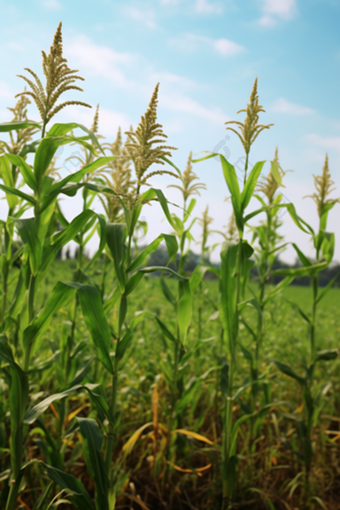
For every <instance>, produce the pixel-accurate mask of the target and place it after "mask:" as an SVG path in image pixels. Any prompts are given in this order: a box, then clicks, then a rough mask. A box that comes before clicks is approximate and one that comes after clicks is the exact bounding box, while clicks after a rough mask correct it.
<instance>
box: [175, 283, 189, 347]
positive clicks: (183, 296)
mask: <svg viewBox="0 0 340 510" xmlns="http://www.w3.org/2000/svg"><path fill="white" fill-rule="evenodd" d="M191 313H192V298H191V292H190V283H189V280H187V281H183V282H181V283H180V284H179V300H178V305H177V322H178V328H179V333H180V337H181V341H182V344H183V345H185V343H186V338H187V332H188V327H189V324H190V320H191Z"/></svg>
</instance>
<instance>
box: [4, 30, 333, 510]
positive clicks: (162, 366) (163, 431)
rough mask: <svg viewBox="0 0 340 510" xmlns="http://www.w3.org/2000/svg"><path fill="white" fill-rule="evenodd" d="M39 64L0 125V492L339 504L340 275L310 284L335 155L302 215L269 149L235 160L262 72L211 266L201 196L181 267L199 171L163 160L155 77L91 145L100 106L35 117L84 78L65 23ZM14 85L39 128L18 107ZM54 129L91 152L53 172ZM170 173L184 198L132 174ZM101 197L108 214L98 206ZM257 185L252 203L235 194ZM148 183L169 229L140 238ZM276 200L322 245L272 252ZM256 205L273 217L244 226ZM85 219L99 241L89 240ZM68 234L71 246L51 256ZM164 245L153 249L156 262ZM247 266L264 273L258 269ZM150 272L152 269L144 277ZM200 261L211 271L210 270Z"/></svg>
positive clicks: (18, 502)
mask: <svg viewBox="0 0 340 510" xmlns="http://www.w3.org/2000/svg"><path fill="white" fill-rule="evenodd" d="M43 69H44V73H45V75H46V80H47V85H46V90H45V89H44V88H43V86H42V84H41V82H40V80H39V78H38V77H37V75H36V74H35V73H33V72H32V71H30V70H28V71H29V72H30V74H32V75H33V77H34V78H35V81H36V83H33V82H31V81H30V80H28V79H27V78H24V79H25V80H26V82H27V83H28V84H29V86H30V87H31V89H32V90H31V91H28V92H24V93H22V94H21V98H20V100H19V102H18V103H17V105H16V106H15V108H14V109H13V114H14V119H13V121H12V122H9V123H3V124H0V132H1V133H9V141H4V142H1V144H0V147H1V155H0V177H1V180H2V183H1V184H0V189H1V190H2V192H3V193H4V198H5V199H6V201H7V206H8V214H7V218H6V219H5V220H1V238H2V243H1V247H2V251H1V267H0V269H1V283H2V292H1V314H0V327H1V331H0V418H1V419H0V466H1V473H0V488H1V494H0V506H1V508H4V509H5V510H17V509H21V508H26V509H27V508H28V509H34V510H38V509H41V510H47V509H52V508H57V507H59V506H60V508H66V507H69V506H71V507H73V508H78V509H79V510H80V509H81V510H83V509H87V510H91V509H93V508H96V509H97V510H99V509H100V510H114V509H115V508H117V509H118V508H122V507H124V506H126V504H127V503H128V505H129V507H130V508H137V507H139V508H144V509H148V508H151V507H154V508H158V507H166V508H169V509H171V508H180V507H183V508H184V506H183V505H184V504H186V505H187V506H188V507H191V508H202V509H203V508H222V509H223V508H233V507H236V508H237V507H242V506H244V505H249V504H252V505H253V508H257V509H260V508H263V504H265V505H266V507H269V508H275V506H274V505H277V508H283V507H284V508H316V506H317V505H319V506H322V505H323V506H325V502H324V501H326V502H327V504H329V508H331V505H332V504H333V502H334V501H333V502H332V490H333V489H334V491H335V490H336V475H337V473H338V471H339V464H338V458H339V455H337V453H339V452H338V449H339V441H338V440H339V437H340V435H339V432H338V430H336V429H335V426H336V425H337V424H338V421H339V418H338V413H339V406H340V400H339V376H338V374H339V359H338V358H339V350H338V346H337V340H338V337H339V334H340V330H339V320H338V313H337V312H338V310H337V308H336V303H337V301H338V293H339V290H338V289H332V286H333V285H335V284H336V281H337V277H338V275H334V277H333V278H332V280H331V281H330V282H329V283H328V284H327V285H326V286H325V287H324V288H321V287H320V285H319V282H320V280H321V275H322V274H323V272H324V271H326V270H329V268H330V267H331V263H332V259H333V253H334V245H335V236H334V234H333V233H330V232H328V231H327V219H328V213H329V212H330V211H331V209H332V208H333V207H334V206H335V204H336V202H337V200H336V199H333V198H331V197H330V196H329V193H330V191H331V186H332V184H331V177H330V171H329V167H328V159H327V158H326V162H325V166H324V169H323V173H322V175H321V176H319V177H315V184H316V193H315V194H314V195H313V197H312V198H313V199H314V200H315V201H316V204H317V207H318V212H319V219H320V223H319V228H318V230H317V231H314V229H313V228H312V226H311V225H309V224H308V223H307V222H306V221H305V220H304V219H303V218H301V217H300V216H299V215H298V214H297V212H296V210H295V207H294V205H293V204H283V203H282V197H281V195H280V193H278V191H279V187H280V186H283V184H282V178H283V176H284V172H283V170H282V169H281V167H280V165H279V161H278V151H276V153H275V157H274V160H273V161H272V162H271V167H270V172H269V174H268V175H267V177H265V178H263V179H262V181H260V178H261V172H262V169H263V167H264V164H265V162H264V161H261V162H258V163H256V164H255V165H254V167H253V168H252V170H251V172H250V173H249V175H247V169H248V168H247V166H248V156H249V152H250V149H251V145H252V144H253V142H254V141H255V139H256V137H257V136H258V134H259V133H260V132H261V131H263V130H264V129H266V128H268V127H269V126H270V125H267V126H264V125H260V124H258V114H259V112H261V111H263V108H262V107H261V106H259V104H258V95H257V81H255V84H254V88H253V91H252V94H251V99H250V103H249V105H248V106H247V108H246V109H245V110H242V111H245V112H246V114H247V117H246V120H245V122H244V123H243V124H241V123H237V125H238V126H239V127H240V128H241V135H240V134H239V133H238V132H237V131H235V130H233V129H232V128H230V129H232V130H233V131H234V132H236V134H238V136H239V137H240V138H241V141H242V143H243V145H244V149H245V153H246V164H245V172H244V184H243V187H242V188H241V187H240V185H239V182H238V179H237V175H236V171H235V168H234V167H233V166H232V165H231V164H230V163H229V162H228V161H227V160H226V159H225V158H224V157H223V156H222V155H219V157H220V161H221V166H222V172H223V176H224V179H225V181H226V185H227V188H228V190H229V192H230V194H231V203H232V207H233V215H232V217H231V220H230V222H229V225H228V228H227V232H222V235H223V236H224V239H225V242H224V243H223V244H222V247H221V263H220V266H219V267H216V266H213V265H210V263H209V255H210V247H209V235H210V234H211V232H212V230H211V228H210V224H211V222H212V219H211V218H210V216H209V213H208V208H207V209H206V210H205V211H204V214H203V217H202V218H201V219H200V224H201V227H202V237H201V253H200V256H199V260H196V264H195V267H194V268H193V271H190V263H192V259H193V255H192V251H191V250H190V247H191V243H192V242H193V241H194V237H193V234H192V227H193V225H194V224H195V222H196V221H197V219H198V218H197V217H196V216H194V210H195V206H196V203H197V201H196V198H194V197H193V196H194V195H199V194H200V191H201V190H204V189H205V185H204V184H203V183H201V182H199V181H198V177H197V176H196V174H194V172H193V170H192V163H193V162H197V161H198V160H192V155H191V154H190V156H189V159H188V162H187V165H186V168H185V170H184V171H182V170H180V169H179V168H177V166H176V165H175V164H174V163H172V162H171V161H170V160H169V159H168V158H169V157H170V156H171V150H172V149H173V148H172V147H170V146H167V145H163V143H164V139H166V135H165V134H164V133H163V129H162V126H161V125H160V124H158V122H157V104H158V85H157V86H156V88H155V90H154V93H153V95H152V98H151V101H150V104H149V107H148V109H147V111H146V113H145V114H144V116H142V118H141V122H140V124H139V125H138V126H137V128H136V130H133V129H132V128H131V129H130V131H128V132H127V133H126V134H127V139H126V140H125V142H124V143H123V140H122V136H121V131H120V130H119V131H118V134H117V137H116V140H115V141H114V142H113V143H103V144H102V143H101V142H100V140H101V137H100V135H99V134H98V133H99V131H100V115H99V107H97V109H96V112H95V116H94V120H93V125H92V127H91V128H90V129H89V128H86V127H85V126H82V125H79V124H77V123H68V124H61V123H57V124H54V125H53V126H52V127H51V128H50V129H49V131H48V132H47V133H46V132H45V131H46V129H45V128H46V124H47V123H48V122H49V121H50V120H51V118H52V117H53V116H54V115H55V114H56V113H57V112H58V111H59V110H60V109H61V108H63V107H64V106H66V105H67V104H69V102H65V103H62V104H61V105H59V106H55V105H56V102H57V100H58V98H59V96H60V95H61V94H62V93H63V92H64V91H65V90H69V89H77V90H79V88H78V87H76V86H74V85H73V83H74V81H75V80H77V79H80V78H79V77H78V76H77V75H75V73H76V71H72V70H70V69H69V68H68V67H67V65H66V59H64V57H63V56H62V40H61V24H60V25H59V27H58V30H57V33H56V36H55V39H54V43H53V45H52V47H51V51H50V54H49V55H48V56H46V54H45V53H43ZM26 96H31V97H33V99H34V100H35V102H36V104H37V106H38V109H39V112H40V115H41V119H42V122H43V124H42V126H41V125H40V123H37V122H33V121H30V120H28V118H27V111H26V107H27V105H28V104H29V103H28V100H27V97H26ZM77 104H79V103H77ZM81 104H83V103H81ZM83 105H85V104H83ZM85 106H86V105H85ZM40 129H41V133H40ZM79 130H81V134H80V135H79V134H78V133H80V131H79ZM66 144H77V145H79V146H80V147H81V149H82V151H83V154H82V157H80V158H79V160H78V163H79V169H78V170H77V171H75V172H74V173H71V174H69V175H67V176H66V177H64V178H62V177H61V176H60V175H59V174H58V172H57V171H56V170H57V169H56V167H55V165H56V160H55V157H56V152H57V150H58V148H59V147H60V146H62V145H66ZM216 156H217V155H216V154H210V155H208V156H206V157H205V158H202V159H209V158H211V157H216ZM152 164H162V165H165V164H167V165H169V168H170V167H171V169H170V170H158V169H157V170H153V169H152V168H151V166H152ZM164 173H166V174H169V175H170V176H172V177H175V178H176V179H179V180H180V182H181V185H177V184H175V185H173V186H174V187H175V189H177V191H179V192H180V194H181V195H182V196H181V198H182V203H181V204H180V208H178V210H180V211H181V212H180V213H179V214H175V213H174V212H171V210H170V209H169V203H168V201H167V199H166V197H165V195H164V193H163V192H162V191H161V190H160V189H156V188H152V187H151V188H148V189H147V190H146V191H144V190H143V189H142V187H143V186H145V185H149V180H150V179H151V178H152V176H154V175H163V174H164ZM133 174H134V175H135V177H132V175H133ZM177 182H178V181H177ZM77 192H81V193H82V199H83V207H82V211H81V213H80V214H78V215H77V216H75V217H74V218H73V219H72V221H70V222H69V221H68V220H67V219H66V218H65V216H64V214H63V212H62V201H61V198H62V197H63V196H67V197H69V199H72V198H73V197H74V196H75V195H76V194H77ZM259 193H263V195H264V196H260V194H259ZM96 197H100V200H101V201H102V204H103V205H104V213H105V214H98V213H96V212H95V211H94V210H93V203H94V200H95V198H96ZM254 199H255V200H258V201H259V202H260V208H259V209H256V210H252V212H247V209H248V208H249V205H250V203H251V201H253V200H254ZM153 201H157V202H158V204H159V206H160V207H161V210H162V214H163V216H164V218H166V220H167V222H168V223H169V225H170V226H171V229H172V233H171V234H167V233H160V234H159V235H158V236H157V237H156V239H154V240H153V241H152V242H151V243H150V244H147V245H144V246H141V244H140V243H139V244H138V242H137V238H138V235H139V232H140V231H141V232H142V233H145V232H146V230H147V224H146V222H145V221H144V220H142V217H141V213H142V209H143V207H144V206H145V205H147V204H150V203H151V202H153ZM282 208H285V209H287V211H288V212H289V215H290V217H291V219H292V220H293V222H294V224H295V225H296V226H297V227H298V228H299V229H301V230H302V231H304V232H306V233H308V234H309V235H310V237H311V240H312V241H313V244H314V248H315V261H313V260H311V259H309V258H308V257H307V255H306V254H304V253H303V252H302V251H301V250H300V248H299V247H298V246H297V245H295V244H293V247H294V249H295V250H296V253H297V256H298V258H299V260H300V262H301V265H300V266H299V267H295V268H292V267H291V268H288V267H285V268H278V267H277V264H278V262H277V255H278V254H279V253H280V252H281V250H282V249H283V248H284V246H285V245H284V244H283V245H282V244H281V235H280V233H279V231H278V230H279V227H280V221H279V217H278V211H280V210H281V209H282ZM24 213H27V214H24ZM260 213H264V214H265V218H266V219H265V221H264V222H262V223H260V224H257V225H256V224H254V223H253V218H255V217H256V216H257V215H258V214H260ZM249 228H250V229H251V230H252V232H253V239H252V241H251V242H248V241H247V240H246V239H245V233H246V230H247V229H249ZM95 234H97V235H98V239H99V245H98V249H97V251H96V253H95V254H93V256H91V257H90V258H89V257H87V256H86V245H87V243H88V242H89V240H90V239H91V238H92V237H93V236H94V235H95ZM71 241H73V242H75V243H76V245H77V259H76V260H71V259H67V260H65V261H64V260H58V254H60V253H61V250H64V251H65V250H67V249H68V244H69V243H70V242H71ZM162 246H163V248H161V247H162ZM164 247H165V248H164ZM165 249H166V254H165V251H164V250H165ZM160 250H162V251H160ZM159 253H161V254H162V257H161V258H162V265H158V263H157V264H156V263H155V264H153V265H150V261H152V260H154V261H155V260H158V259H159V258H160V257H157V256H158V255H159ZM254 259H255V260H254ZM197 262H198V264H197ZM255 265H256V266H257V271H258V279H259V288H257V286H256V284H255V283H253V282H251V281H250V275H251V272H252V270H254V267H255ZM155 273H158V274H160V275H161V276H160V277H159V278H150V276H149V275H155ZM208 273H211V274H213V275H214V277H215V278H216V279H217V281H213V282H210V283H209V284H208V283H207V281H206V280H205V275H207V274H208ZM168 276H170V277H171V278H170V277H168ZM276 276H278V277H281V276H282V277H283V280H281V281H280V282H278V283H276V282H275V277H276ZM306 276H307V277H309V278H310V279H311V282H312V285H311V289H303V288H299V287H295V288H294V293H293V292H292V288H291V287H290V286H289V285H290V284H291V283H292V282H293V280H294V278H299V277H306ZM272 277H273V279H272ZM292 346H294V348H292ZM326 366H327V368H326ZM292 424H293V426H292ZM281 473H282V475H281ZM337 504H338V502H337V501H335V505H337ZM280 505H281V506H280ZM282 505H284V506H282ZM333 508H334V509H335V508H337V507H336V506H333Z"/></svg>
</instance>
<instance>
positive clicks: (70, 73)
mask: <svg viewBox="0 0 340 510" xmlns="http://www.w3.org/2000/svg"><path fill="white" fill-rule="evenodd" d="M61 26H62V24H61V22H60V23H59V25H58V28H57V31H56V34H55V36H54V39H53V44H52V46H51V48H50V53H49V55H46V53H45V52H44V51H42V67H43V72H44V75H45V78H46V86H45V89H44V87H43V85H42V83H41V81H40V79H39V77H38V76H37V74H36V73H35V72H34V71H32V70H31V69H29V68H28V67H25V71H27V72H29V73H30V74H31V75H32V76H33V78H34V81H32V80H31V79H29V78H27V77H26V76H22V75H18V76H19V77H20V78H22V79H23V80H25V81H26V83H27V84H28V85H29V87H30V89H31V90H30V91H26V90H25V91H24V92H21V93H20V94H17V96H16V97H18V96H24V95H26V96H31V97H32V98H33V100H34V102H35V104H36V105H37V108H38V110H39V113H40V117H41V119H42V121H43V131H44V129H45V126H46V124H47V123H48V122H49V121H50V120H51V118H52V117H53V116H54V115H55V114H56V113H58V112H59V111H60V110H62V109H63V108H65V106H67V105H81V106H86V107H87V108H91V106H90V105H88V104H86V103H83V102H81V101H65V102H64V103H61V104H59V105H56V103H57V101H58V99H59V97H60V96H61V95H62V94H63V93H64V92H67V91H68V90H79V91H82V90H83V89H81V88H80V87H78V86H77V85H73V84H74V83H75V82H76V80H82V81H84V78H82V77H81V76H77V75H76V73H77V72H78V71H77V70H72V69H70V68H69V67H68V65H67V60H66V58H64V57H63V46H62V33H61Z"/></svg>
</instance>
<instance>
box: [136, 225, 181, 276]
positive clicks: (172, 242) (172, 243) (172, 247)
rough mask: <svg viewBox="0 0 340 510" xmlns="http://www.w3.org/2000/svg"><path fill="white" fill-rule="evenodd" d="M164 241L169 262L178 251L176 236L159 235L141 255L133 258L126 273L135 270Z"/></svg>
mask: <svg viewBox="0 0 340 510" xmlns="http://www.w3.org/2000/svg"><path fill="white" fill-rule="evenodd" d="M163 240H164V241H165V243H166V246H167V249H168V255H169V262H170V261H171V259H172V258H173V257H174V256H175V255H176V253H177V251H178V243H177V239H176V236H173V235H169V234H160V235H159V236H158V237H157V238H156V239H155V240H154V241H152V243H150V244H149V246H147V247H146V248H145V249H144V250H143V251H142V253H140V254H139V255H138V257H136V258H135V260H134V261H133V262H132V263H131V264H130V266H129V267H128V268H127V270H126V272H127V273H130V272H131V271H134V270H135V269H137V268H138V267H139V266H140V265H141V264H142V263H143V262H144V260H145V259H146V257H147V256H148V255H150V254H151V253H154V252H155V251H156V250H157V248H158V246H159V245H160V243H161V242H162V241H163Z"/></svg>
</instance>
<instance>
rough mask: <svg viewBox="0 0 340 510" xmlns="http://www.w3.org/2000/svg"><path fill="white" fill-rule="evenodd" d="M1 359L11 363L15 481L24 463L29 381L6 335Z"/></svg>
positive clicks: (1, 344)
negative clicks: (15, 359)
mask: <svg viewBox="0 0 340 510" xmlns="http://www.w3.org/2000/svg"><path fill="white" fill-rule="evenodd" d="M0 359H2V360H3V361H5V363H9V365H10V376H11V383H10V388H9V407H10V420H11V437H10V451H11V468H12V476H13V479H14V480H15V479H16V478H17V477H18V476H19V473H20V470H21V463H22V445H23V441H24V438H23V428H22V422H23V419H24V415H25V411H26V406H27V402H28V379H27V375H26V374H25V373H24V372H23V371H22V370H21V368H20V367H19V365H17V364H16V363H15V361H14V358H13V354H12V350H11V348H10V346H9V345H8V342H7V338H6V336H5V335H0Z"/></svg>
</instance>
